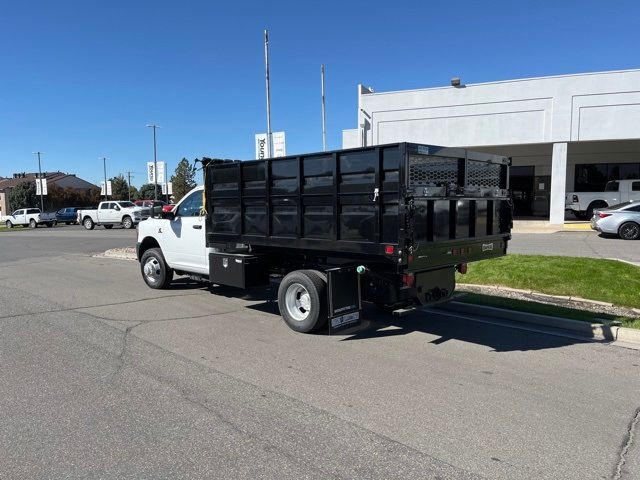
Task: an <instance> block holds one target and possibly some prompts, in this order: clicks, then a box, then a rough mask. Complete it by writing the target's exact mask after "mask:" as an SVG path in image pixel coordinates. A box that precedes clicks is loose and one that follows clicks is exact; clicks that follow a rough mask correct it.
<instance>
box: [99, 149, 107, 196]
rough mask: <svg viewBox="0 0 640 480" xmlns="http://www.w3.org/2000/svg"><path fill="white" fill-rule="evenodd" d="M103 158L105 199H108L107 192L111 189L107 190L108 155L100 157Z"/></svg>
mask: <svg viewBox="0 0 640 480" xmlns="http://www.w3.org/2000/svg"><path fill="white" fill-rule="evenodd" d="M100 158H101V159H102V168H103V169H104V199H105V201H106V200H108V198H107V194H108V193H109V190H107V157H100Z"/></svg>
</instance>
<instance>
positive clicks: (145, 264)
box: [140, 248, 173, 289]
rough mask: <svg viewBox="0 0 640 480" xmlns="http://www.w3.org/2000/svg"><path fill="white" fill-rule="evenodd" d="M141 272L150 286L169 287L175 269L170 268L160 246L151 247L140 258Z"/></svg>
mask: <svg viewBox="0 0 640 480" xmlns="http://www.w3.org/2000/svg"><path fill="white" fill-rule="evenodd" d="M140 273H142V279H143V280H144V283H146V284H147V286H149V287H150V288H154V289H164V288H167V287H168V286H169V285H170V284H171V281H172V280H173V269H171V268H169V266H168V265H167V262H166V261H165V259H164V255H162V250H160V249H159V248H150V249H149V250H147V251H146V252H144V253H143V254H142V258H141V259H140Z"/></svg>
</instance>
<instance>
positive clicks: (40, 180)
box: [33, 152, 44, 213]
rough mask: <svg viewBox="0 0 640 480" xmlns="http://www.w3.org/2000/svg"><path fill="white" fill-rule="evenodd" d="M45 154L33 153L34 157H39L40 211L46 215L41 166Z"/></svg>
mask: <svg viewBox="0 0 640 480" xmlns="http://www.w3.org/2000/svg"><path fill="white" fill-rule="evenodd" d="M43 153H44V152H33V154H34V155H37V156H38V182H40V211H41V212H42V213H44V197H43V195H42V190H44V188H43V187H44V185H43V184H42V167H41V165H40V155H42V154H43Z"/></svg>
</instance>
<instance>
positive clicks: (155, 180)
mask: <svg viewBox="0 0 640 480" xmlns="http://www.w3.org/2000/svg"><path fill="white" fill-rule="evenodd" d="M147 127H149V128H153V199H154V200H158V156H157V149H156V130H157V129H158V128H160V127H159V126H158V125H156V124H155V123H150V124H148V125H147ZM164 174H165V176H166V175H167V172H164Z"/></svg>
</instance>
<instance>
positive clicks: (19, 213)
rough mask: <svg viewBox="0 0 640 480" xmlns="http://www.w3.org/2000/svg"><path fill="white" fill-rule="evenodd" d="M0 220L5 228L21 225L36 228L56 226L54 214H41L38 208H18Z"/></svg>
mask: <svg viewBox="0 0 640 480" xmlns="http://www.w3.org/2000/svg"><path fill="white" fill-rule="evenodd" d="M2 220H3V221H4V224H5V226H6V227H7V228H13V227H14V226H17V225H21V226H23V227H26V226H28V227H29V228H37V227H38V225H46V226H47V227H49V228H50V227H53V226H54V225H55V224H56V214H55V213H42V212H41V210H40V209H39V208H20V209H18V210H16V211H15V212H13V213H12V214H11V215H7V216H6V217H3V218H2Z"/></svg>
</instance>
